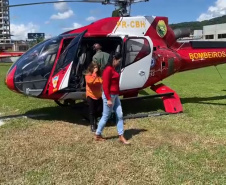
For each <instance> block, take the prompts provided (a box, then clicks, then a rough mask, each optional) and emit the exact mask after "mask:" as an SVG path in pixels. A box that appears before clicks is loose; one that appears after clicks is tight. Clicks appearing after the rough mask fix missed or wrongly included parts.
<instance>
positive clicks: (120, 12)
mask: <svg viewBox="0 0 226 185" xmlns="http://www.w3.org/2000/svg"><path fill="white" fill-rule="evenodd" d="M147 1H149V0H71V1H64V0H58V1H45V2H37V3H26V4H14V5H8V4H3V6H0V9H3V10H6V9H8V8H11V7H19V6H30V5H41V4H52V3H102V4H103V5H108V4H110V5H114V6H115V11H113V12H112V16H114V17H116V16H119V17H128V16H130V9H131V5H132V4H133V3H139V2H147Z"/></svg>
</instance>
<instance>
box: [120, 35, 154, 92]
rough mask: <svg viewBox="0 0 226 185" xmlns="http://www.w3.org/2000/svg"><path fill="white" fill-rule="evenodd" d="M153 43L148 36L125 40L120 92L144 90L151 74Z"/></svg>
mask: <svg viewBox="0 0 226 185" xmlns="http://www.w3.org/2000/svg"><path fill="white" fill-rule="evenodd" d="M152 48H153V43H152V41H151V39H150V38H149V37H147V36H144V37H128V38H127V39H125V40H124V53H123V54H124V57H123V62H122V70H121V76H120V90H121V91H123V90H130V89H138V88H142V87H143V86H144V84H145V83H146V82H147V80H148V78H149V74H150V66H151V60H152V50H153V49H152Z"/></svg>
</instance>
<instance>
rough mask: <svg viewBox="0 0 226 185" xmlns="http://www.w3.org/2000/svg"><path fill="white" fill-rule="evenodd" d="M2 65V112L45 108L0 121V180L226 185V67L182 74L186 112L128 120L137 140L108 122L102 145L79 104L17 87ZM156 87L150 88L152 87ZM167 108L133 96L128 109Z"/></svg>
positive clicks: (175, 79) (178, 79)
mask: <svg viewBox="0 0 226 185" xmlns="http://www.w3.org/2000/svg"><path fill="white" fill-rule="evenodd" d="M8 68H9V66H8V65H5V64H0V80H1V83H0V113H1V116H4V115H17V114H24V113H26V114H40V113H45V114H47V116H45V117H40V118H33V119H15V120H10V121H7V122H6V124H5V125H4V126H2V127H0V184H76V185H77V184H120V185H121V184H126V185H127V184H136V185H137V184H164V185H165V184H166V185H167V184H226V159H225V158H226V157H225V156H226V121H225V115H226V114H225V112H226V99H225V98H226V66H219V67H218V69H219V71H220V73H221V75H222V77H223V79H222V78H221V77H220V75H219V74H218V72H217V70H216V69H215V68H214V67H210V68H205V69H200V70H193V71H188V72H185V73H180V74H176V75H174V76H172V77H170V78H168V79H167V80H165V81H164V82H163V83H164V84H166V85H168V86H169V87H171V88H172V89H174V90H175V91H176V92H177V93H178V94H179V96H180V97H181V101H182V104H183V108H184V113H182V114H176V115H168V116H162V117H150V118H144V119H134V120H127V121H126V122H125V130H126V131H125V135H126V137H127V138H128V139H129V140H130V141H131V143H132V145H131V146H123V145H121V144H120V143H119V142H118V139H117V132H116V128H115V126H108V127H106V129H105V130H104V136H106V137H108V140H107V141H106V142H103V143H98V142H95V141H94V140H93V134H91V133H90V128H89V126H88V124H87V122H86V121H85V120H83V119H82V117H81V115H80V114H79V112H78V111H77V110H76V109H63V108H60V107H57V106H56V105H55V103H53V102H52V101H49V100H39V99H34V98H30V97H24V96H23V95H20V94H16V93H13V92H11V91H9V90H8V89H7V88H6V86H5V85H4V78H5V74H6V72H7V70H8ZM146 92H147V93H150V90H146ZM156 110H157V111H163V110H164V107H163V105H162V101H161V100H160V99H154V100H145V101H144V100H142V101H139V102H134V101H131V102H128V101H127V102H125V103H124V104H123V111H124V113H125V114H130V113H136V112H145V111H156Z"/></svg>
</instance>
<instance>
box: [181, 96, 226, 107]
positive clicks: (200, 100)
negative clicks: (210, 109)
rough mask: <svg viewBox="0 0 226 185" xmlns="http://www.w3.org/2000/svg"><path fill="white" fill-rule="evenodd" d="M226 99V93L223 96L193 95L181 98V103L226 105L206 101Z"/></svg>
mask: <svg viewBox="0 0 226 185" xmlns="http://www.w3.org/2000/svg"><path fill="white" fill-rule="evenodd" d="M223 99H226V95H223V96H213V97H191V98H181V103H182V104H185V103H198V104H210V105H224V106H225V105H226V103H211V102H205V101H211V100H223Z"/></svg>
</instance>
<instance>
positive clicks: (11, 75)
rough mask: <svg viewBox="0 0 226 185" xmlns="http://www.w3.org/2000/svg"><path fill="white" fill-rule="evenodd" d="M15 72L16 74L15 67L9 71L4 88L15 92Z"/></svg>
mask: <svg viewBox="0 0 226 185" xmlns="http://www.w3.org/2000/svg"><path fill="white" fill-rule="evenodd" d="M15 72H16V66H14V68H13V69H12V70H11V71H9V73H8V74H7V76H6V79H5V84H6V86H7V87H8V88H9V89H10V90H12V91H17V90H16V88H15V85H14V74H15Z"/></svg>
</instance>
